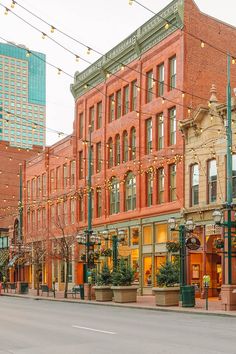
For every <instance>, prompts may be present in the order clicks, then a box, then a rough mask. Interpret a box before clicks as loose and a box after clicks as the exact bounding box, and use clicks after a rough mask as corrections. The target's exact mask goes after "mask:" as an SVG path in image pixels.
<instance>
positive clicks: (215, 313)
mask: <svg viewBox="0 0 236 354" xmlns="http://www.w3.org/2000/svg"><path fill="white" fill-rule="evenodd" d="M1 296H8V297H16V298H21V299H30V300H36V301H55V302H64V303H74V304H82V305H92V306H108V307H109V306H110V307H118V308H124V309H125V308H128V309H135V310H149V311H160V312H169V313H171V312H173V313H181V314H182V313H183V314H187V315H208V316H220V317H235V318H236V312H233V313H231V312H223V311H211V310H197V309H193V308H191V309H190V308H189V309H186V308H182V307H179V308H171V307H168V308H166V307H158V306H139V305H130V304H129V303H126V304H119V303H114V302H98V301H93V300H79V299H78V300H75V299H63V298H60V299H58V298H55V299H54V298H52V297H45V296H33V295H32V296H30V295H20V294H7V293H3V294H1Z"/></svg>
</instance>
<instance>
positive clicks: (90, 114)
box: [89, 106, 94, 132]
mask: <svg viewBox="0 0 236 354" xmlns="http://www.w3.org/2000/svg"><path fill="white" fill-rule="evenodd" d="M89 124H90V125H91V131H92V132H93V131H94V106H93V107H90V108H89Z"/></svg>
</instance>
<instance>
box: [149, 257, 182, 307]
mask: <svg viewBox="0 0 236 354" xmlns="http://www.w3.org/2000/svg"><path fill="white" fill-rule="evenodd" d="M178 283H179V262H178V261H176V262H174V263H172V262H169V261H167V262H166V263H165V264H163V265H162V266H161V267H160V269H159V273H158V274H157V284H158V287H155V288H152V291H153V293H154V294H155V299H156V305H157V306H178V304H179V293H180V288H179V285H178Z"/></svg>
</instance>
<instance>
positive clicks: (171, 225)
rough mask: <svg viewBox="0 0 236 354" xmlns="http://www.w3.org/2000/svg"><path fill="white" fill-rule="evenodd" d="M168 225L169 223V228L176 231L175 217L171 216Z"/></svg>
mask: <svg viewBox="0 0 236 354" xmlns="http://www.w3.org/2000/svg"><path fill="white" fill-rule="evenodd" d="M168 225H169V228H170V230H171V231H174V230H175V227H176V220H175V218H173V217H171V218H170V219H169V220H168Z"/></svg>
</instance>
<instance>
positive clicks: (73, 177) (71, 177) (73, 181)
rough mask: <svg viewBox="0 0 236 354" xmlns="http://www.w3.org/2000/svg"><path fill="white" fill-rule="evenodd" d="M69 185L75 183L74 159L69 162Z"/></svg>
mask: <svg viewBox="0 0 236 354" xmlns="http://www.w3.org/2000/svg"><path fill="white" fill-rule="evenodd" d="M70 185H71V186H74V185H75V160H72V161H71V162H70Z"/></svg>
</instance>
